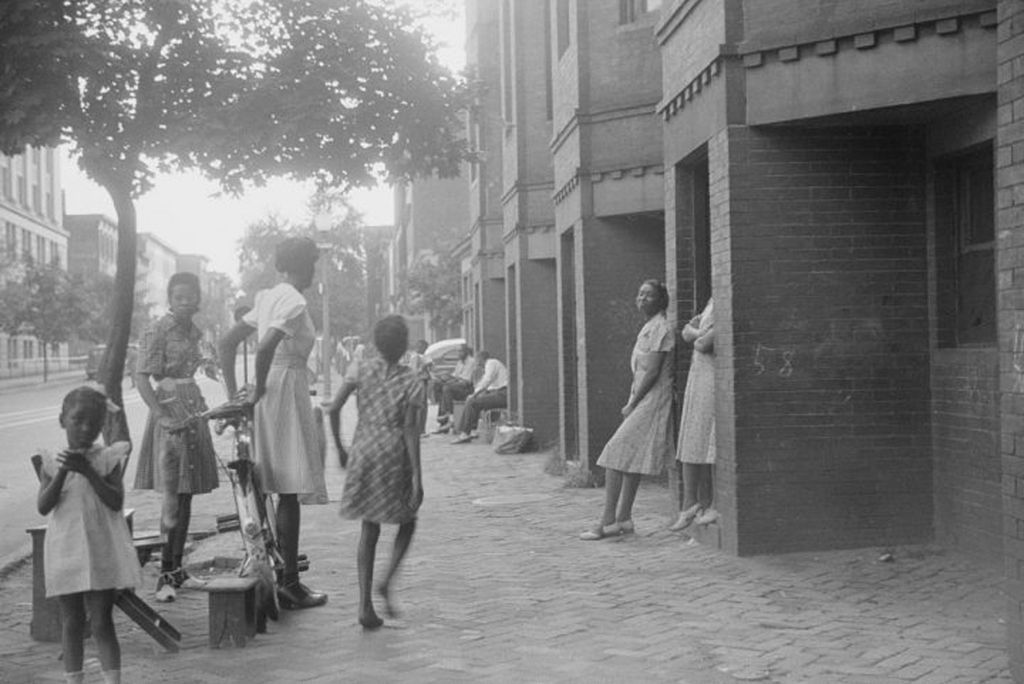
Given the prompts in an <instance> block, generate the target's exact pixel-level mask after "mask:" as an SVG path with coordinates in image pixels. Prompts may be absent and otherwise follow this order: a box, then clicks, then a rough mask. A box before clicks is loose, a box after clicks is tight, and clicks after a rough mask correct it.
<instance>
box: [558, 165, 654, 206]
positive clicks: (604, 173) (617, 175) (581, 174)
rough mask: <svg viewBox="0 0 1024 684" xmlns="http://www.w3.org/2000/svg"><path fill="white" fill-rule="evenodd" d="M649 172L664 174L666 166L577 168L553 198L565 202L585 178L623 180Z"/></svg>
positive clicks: (596, 181) (599, 180)
mask: <svg viewBox="0 0 1024 684" xmlns="http://www.w3.org/2000/svg"><path fill="white" fill-rule="evenodd" d="M648 174H653V175H657V176H662V175H664V174H665V166H664V165H663V164H641V165H633V166H622V167H616V168H606V169H580V168H577V169H576V172H575V173H574V174H573V175H572V177H571V178H570V179H569V180H567V181H566V182H565V183H563V184H562V187H561V188H559V189H558V191H557V192H555V194H554V195H553V196H552V200H553V201H554V203H555V204H556V205H558V204H561V203H562V202H564V201H565V200H566V198H568V197H569V195H571V194H572V193H573V192H574V191H575V190H576V188H577V187H579V184H580V181H581V180H582V179H583V178H586V179H587V180H588V181H590V182H591V183H600V182H602V181H605V180H621V179H623V178H626V177H631V178H639V177H641V176H646V175H648Z"/></svg>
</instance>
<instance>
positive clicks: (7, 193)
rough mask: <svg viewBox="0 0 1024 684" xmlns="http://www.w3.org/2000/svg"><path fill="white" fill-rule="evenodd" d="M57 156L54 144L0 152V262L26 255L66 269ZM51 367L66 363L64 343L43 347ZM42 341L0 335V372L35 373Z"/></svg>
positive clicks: (13, 373)
mask: <svg viewBox="0 0 1024 684" xmlns="http://www.w3.org/2000/svg"><path fill="white" fill-rule="evenodd" d="M62 216H63V205H62V201H61V175H60V160H59V158H58V155H57V151H56V150H55V149H53V148H49V147H45V148H39V147H28V148H26V149H25V151H24V152H23V153H21V154H17V155H13V156H5V155H0V224H2V225H3V242H2V243H0V248H2V254H0V256H2V259H3V261H5V262H8V261H17V260H21V259H26V258H28V259H31V260H32V261H34V262H36V263H55V264H58V265H60V266H61V267H62V268H67V266H68V262H67V253H68V234H67V231H66V230H65V229H64V228H63V226H62V221H61V219H62ZM48 352H49V353H48V356H49V357H50V359H51V363H50V368H60V367H61V364H62V363H66V359H65V358H63V357H66V355H67V345H63V344H61V345H55V346H54V348H53V349H50V350H48ZM42 356H43V349H42V346H41V343H40V342H39V341H38V340H37V339H35V338H34V337H32V336H30V335H8V334H6V333H0V376H3V375H25V374H33V373H35V372H38V371H39V370H40V368H41V364H42Z"/></svg>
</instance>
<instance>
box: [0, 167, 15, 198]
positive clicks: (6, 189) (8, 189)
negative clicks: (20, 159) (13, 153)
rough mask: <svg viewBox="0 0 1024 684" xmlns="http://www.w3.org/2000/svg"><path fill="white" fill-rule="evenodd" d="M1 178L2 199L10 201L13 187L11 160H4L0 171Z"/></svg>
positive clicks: (12, 195)
mask: <svg viewBox="0 0 1024 684" xmlns="http://www.w3.org/2000/svg"><path fill="white" fill-rule="evenodd" d="M0 173H2V174H3V175H2V177H0V184H2V185H3V189H2V191H0V192H3V194H4V199H11V198H13V197H14V185H13V183H12V182H11V160H10V159H5V160H4V162H3V168H2V169H0Z"/></svg>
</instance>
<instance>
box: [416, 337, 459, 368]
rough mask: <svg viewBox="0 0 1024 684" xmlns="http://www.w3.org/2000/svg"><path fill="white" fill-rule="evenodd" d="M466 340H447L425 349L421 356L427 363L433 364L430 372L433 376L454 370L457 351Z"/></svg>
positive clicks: (457, 338)
mask: <svg viewBox="0 0 1024 684" xmlns="http://www.w3.org/2000/svg"><path fill="white" fill-rule="evenodd" d="M464 344H466V340H464V339H462V338H461V337H453V338H451V339H447V340H440V341H438V342H434V344H432V345H430V346H429V347H427V351H425V352H423V355H424V356H425V357H427V361H429V362H430V363H431V364H433V369H432V372H433V374H434V375H435V376H438V375H444V374H446V373H451V372H452V371H454V370H455V364H456V363H458V362H459V350H460V349H461V348H462V345H464Z"/></svg>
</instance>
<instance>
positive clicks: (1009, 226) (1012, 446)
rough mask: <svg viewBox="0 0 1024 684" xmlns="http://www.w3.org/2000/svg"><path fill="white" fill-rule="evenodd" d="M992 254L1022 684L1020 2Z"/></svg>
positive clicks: (1013, 624) (1006, 79) (1023, 68)
mask: <svg viewBox="0 0 1024 684" xmlns="http://www.w3.org/2000/svg"><path fill="white" fill-rule="evenodd" d="M998 35H999V48H998V50H999V51H998V60H999V66H998V84H999V117H998V122H999V128H998V133H997V138H996V143H997V145H996V187H997V192H998V197H999V199H998V203H997V207H998V213H997V219H996V220H997V232H998V235H999V238H998V240H999V242H998V246H997V250H996V264H997V269H998V273H997V281H996V282H997V287H998V288H999V350H1000V355H999V356H1000V364H999V365H1000V370H1001V379H1000V389H1001V390H1002V400H1001V422H1002V433H1001V435H1002V439H1001V453H1002V483H1003V486H1002V491H1003V530H1004V532H1003V534H1004V537H1003V547H1004V554H1005V564H1006V593H1007V599H1008V600H1007V605H1008V610H1007V625H1008V641H1007V644H1008V650H1009V655H1010V666H1011V669H1012V671H1013V674H1014V676H1015V677H1016V679H1017V681H1024V374H1022V372H1021V371H1020V370H1018V369H1020V368H1021V367H1022V351H1021V350H1022V348H1024V347H1022V344H1021V341H1020V340H1021V339H1022V333H1021V331H1022V330H1024V316H1022V315H1021V311H1022V310H1024V278H1022V277H1021V273H1022V272H1021V265H1022V264H1024V154H1022V151H1024V3H1021V2H1020V0H1000V3H999V33H998Z"/></svg>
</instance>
